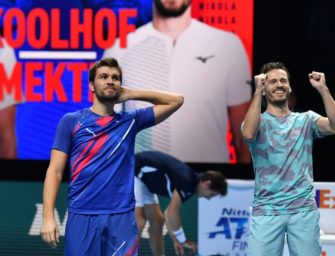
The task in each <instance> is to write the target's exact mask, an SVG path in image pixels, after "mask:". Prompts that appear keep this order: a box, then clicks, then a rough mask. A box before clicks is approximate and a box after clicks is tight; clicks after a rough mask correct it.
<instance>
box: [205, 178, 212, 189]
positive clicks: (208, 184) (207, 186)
mask: <svg viewBox="0 0 335 256" xmlns="http://www.w3.org/2000/svg"><path fill="white" fill-rule="evenodd" d="M204 183H205V187H206V188H207V189H209V188H210V186H211V181H210V180H206V181H204Z"/></svg>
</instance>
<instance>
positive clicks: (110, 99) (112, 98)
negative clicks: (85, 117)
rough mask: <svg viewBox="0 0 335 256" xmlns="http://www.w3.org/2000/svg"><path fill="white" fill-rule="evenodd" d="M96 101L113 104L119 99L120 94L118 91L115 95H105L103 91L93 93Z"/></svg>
mask: <svg viewBox="0 0 335 256" xmlns="http://www.w3.org/2000/svg"><path fill="white" fill-rule="evenodd" d="M94 93H95V96H96V97H97V100H98V101H99V102H101V103H114V102H116V101H117V99H118V98H119V96H120V94H121V92H120V90H118V91H116V92H115V94H105V93H104V92H103V91H97V90H96V89H95V91H94Z"/></svg>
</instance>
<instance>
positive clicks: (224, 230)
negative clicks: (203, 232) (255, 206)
mask: <svg viewBox="0 0 335 256" xmlns="http://www.w3.org/2000/svg"><path fill="white" fill-rule="evenodd" d="M249 216H250V213H249V211H248V210H245V209H234V208H230V209H227V208H223V210H222V216H221V217H220V218H219V220H218V221H217V223H216V225H215V226H216V227H218V228H219V230H217V231H213V232H209V234H208V238H209V239H215V238H217V237H219V236H223V238H224V239H225V240H228V241H229V240H230V243H231V251H233V252H238V254H237V255H239V256H244V255H246V254H245V253H246V252H247V248H248V236H249V226H248V224H249ZM241 253H242V254H241ZM234 255H236V254H234Z"/></svg>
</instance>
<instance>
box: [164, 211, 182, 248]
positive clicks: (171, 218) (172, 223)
mask: <svg viewBox="0 0 335 256" xmlns="http://www.w3.org/2000/svg"><path fill="white" fill-rule="evenodd" d="M164 215H165V224H166V227H167V229H168V232H169V235H170V237H171V240H172V241H173V242H179V241H178V240H177V238H176V236H175V234H174V232H175V231H177V230H179V229H180V228H182V226H181V221H180V216H179V214H176V213H171V212H169V211H168V209H166V210H165V212H164Z"/></svg>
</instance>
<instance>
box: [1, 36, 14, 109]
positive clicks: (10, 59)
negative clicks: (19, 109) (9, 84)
mask: <svg viewBox="0 0 335 256" xmlns="http://www.w3.org/2000/svg"><path fill="white" fill-rule="evenodd" d="M1 41H2V42H3V48H0V63H1V65H2V66H3V67H4V69H5V72H6V75H7V79H9V78H10V77H11V75H12V71H13V68H14V66H15V63H16V57H15V52H14V49H13V48H11V47H10V46H9V45H8V44H7V42H6V41H5V40H3V39H2V40H1ZM1 90H2V92H3V96H4V98H3V100H0V110H1V109H4V108H6V107H9V106H11V105H14V104H15V103H16V102H15V99H14V90H12V92H9V93H8V92H7V90H6V89H5V88H1Z"/></svg>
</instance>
